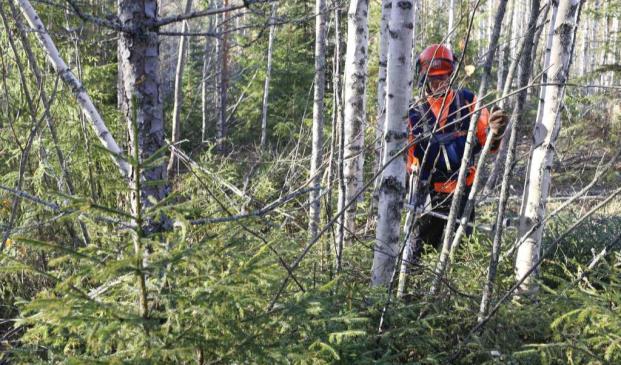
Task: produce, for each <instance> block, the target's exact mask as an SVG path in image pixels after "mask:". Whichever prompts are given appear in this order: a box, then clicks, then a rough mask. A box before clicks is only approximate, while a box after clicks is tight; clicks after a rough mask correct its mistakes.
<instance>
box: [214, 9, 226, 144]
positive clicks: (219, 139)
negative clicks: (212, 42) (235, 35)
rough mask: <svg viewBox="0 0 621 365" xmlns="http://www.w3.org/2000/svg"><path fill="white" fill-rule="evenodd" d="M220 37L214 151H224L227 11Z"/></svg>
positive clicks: (223, 16) (224, 14) (223, 18)
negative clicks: (217, 105)
mask: <svg viewBox="0 0 621 365" xmlns="http://www.w3.org/2000/svg"><path fill="white" fill-rule="evenodd" d="M222 6H223V7H227V6H229V0H223V3H222ZM221 24H222V30H221V32H222V33H223V34H222V37H221V39H220V41H219V42H218V45H219V46H220V47H219V50H218V53H219V55H220V72H219V80H218V81H219V82H218V89H219V93H220V95H219V110H218V123H217V125H216V151H217V152H219V153H224V151H225V146H224V140H225V138H226V133H227V131H226V127H227V126H226V105H227V99H228V94H227V92H228V70H229V67H228V63H229V56H228V55H229V48H228V33H227V29H228V12H224V13H222V23H221Z"/></svg>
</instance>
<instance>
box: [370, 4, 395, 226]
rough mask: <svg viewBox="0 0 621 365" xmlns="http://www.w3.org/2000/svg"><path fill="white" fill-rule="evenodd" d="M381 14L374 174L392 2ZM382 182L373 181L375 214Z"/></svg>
mask: <svg viewBox="0 0 621 365" xmlns="http://www.w3.org/2000/svg"><path fill="white" fill-rule="evenodd" d="M381 6H382V13H381V20H380V34H379V63H378V71H377V125H376V127H375V169H374V172H375V174H377V173H378V171H379V170H380V168H381V167H382V151H383V144H382V136H383V134H384V122H385V120H386V65H387V63H388V40H389V38H388V31H389V29H388V20H389V18H390V10H391V9H392V0H382V4H381ZM381 181H382V179H381V176H378V177H377V178H376V179H375V184H374V189H373V202H372V204H373V213H372V216H375V215H376V213H377V204H378V201H379V186H380V182H381Z"/></svg>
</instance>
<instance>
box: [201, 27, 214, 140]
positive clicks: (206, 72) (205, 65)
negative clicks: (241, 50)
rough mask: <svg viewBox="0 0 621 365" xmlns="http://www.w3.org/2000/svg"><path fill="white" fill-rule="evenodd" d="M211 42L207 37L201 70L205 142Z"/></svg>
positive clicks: (203, 135) (205, 135)
mask: <svg viewBox="0 0 621 365" xmlns="http://www.w3.org/2000/svg"><path fill="white" fill-rule="evenodd" d="M209 29H210V30H211V29H213V27H212V26H211V19H210V26H209ZM210 43H211V41H210V39H209V37H205V48H204V50H203V70H202V72H201V75H202V78H201V114H202V126H201V142H203V143H205V139H206V137H207V124H208V122H209V121H208V119H209V111H208V107H207V90H208V88H209V83H208V82H207V78H208V75H209V71H210V70H211V60H212V59H213V56H212V54H211V47H210Z"/></svg>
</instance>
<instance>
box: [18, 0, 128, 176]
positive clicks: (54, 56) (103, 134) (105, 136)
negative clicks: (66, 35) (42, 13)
mask: <svg viewBox="0 0 621 365" xmlns="http://www.w3.org/2000/svg"><path fill="white" fill-rule="evenodd" d="M18 4H19V8H20V10H21V12H22V14H23V15H24V17H25V18H26V21H27V22H28V24H29V25H30V27H31V28H33V29H36V32H33V33H34V34H35V36H36V37H37V40H38V41H39V43H40V44H41V47H42V48H43V50H44V51H45V53H46V56H47V58H48V61H49V62H50V63H51V64H52V67H54V70H55V71H56V73H58V75H59V76H60V78H61V79H62V80H63V82H64V83H65V84H67V86H68V87H69V89H70V90H71V91H72V92H73V95H74V96H75V98H76V99H77V101H78V104H80V107H81V108H82V111H83V112H84V114H85V115H86V116H87V117H88V120H89V121H90V122H91V125H92V126H93V128H94V129H95V133H96V134H97V137H98V138H99V140H100V142H101V143H102V144H103V146H104V147H105V148H106V149H107V150H108V151H110V153H111V154H112V156H113V158H114V160H115V162H116V164H117V166H118V167H119V170H120V172H121V174H122V175H123V176H125V177H127V176H129V174H130V167H129V164H128V163H127V161H125V160H124V159H123V158H122V154H123V151H122V150H121V148H120V147H119V145H118V144H117V143H116V141H115V140H114V137H112V134H111V133H110V131H108V128H107V127H106V124H105V122H104V120H103V118H102V117H101V115H100V114H99V111H98V110H97V108H96V107H95V105H94V104H93V101H92V100H91V98H90V96H89V95H88V93H87V92H86V89H85V88H84V87H83V85H82V83H81V82H80V80H78V78H77V77H75V75H74V74H73V72H72V71H71V69H70V68H69V66H67V64H66V63H65V61H63V59H62V58H61V57H60V53H59V52H58V49H57V48H56V45H54V42H53V41H52V38H51V37H50V35H49V34H48V32H47V30H46V29H45V26H44V25H43V22H41V18H39V16H38V15H37V12H36V11H35V9H34V8H33V7H32V5H31V4H30V2H29V1H28V0H18Z"/></svg>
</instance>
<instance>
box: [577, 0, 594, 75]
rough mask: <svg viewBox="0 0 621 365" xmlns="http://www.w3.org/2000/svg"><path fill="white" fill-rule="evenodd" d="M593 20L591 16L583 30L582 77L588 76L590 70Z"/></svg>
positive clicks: (580, 73)
mask: <svg viewBox="0 0 621 365" xmlns="http://www.w3.org/2000/svg"><path fill="white" fill-rule="evenodd" d="M585 6H589V3H587V4H585ZM592 22H593V20H592V18H591V17H589V18H588V19H586V20H585V21H584V29H583V30H582V37H581V39H582V44H581V46H582V49H581V52H580V59H579V61H580V71H579V73H578V74H579V75H580V77H581V78H582V77H584V76H586V74H587V72H588V68H587V67H588V65H587V59H588V58H589V35H590V34H591V23H592Z"/></svg>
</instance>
